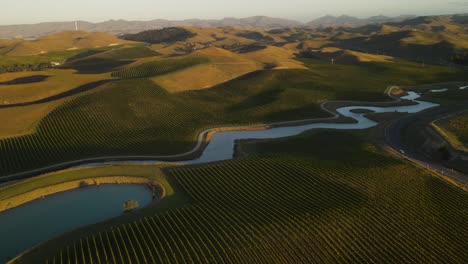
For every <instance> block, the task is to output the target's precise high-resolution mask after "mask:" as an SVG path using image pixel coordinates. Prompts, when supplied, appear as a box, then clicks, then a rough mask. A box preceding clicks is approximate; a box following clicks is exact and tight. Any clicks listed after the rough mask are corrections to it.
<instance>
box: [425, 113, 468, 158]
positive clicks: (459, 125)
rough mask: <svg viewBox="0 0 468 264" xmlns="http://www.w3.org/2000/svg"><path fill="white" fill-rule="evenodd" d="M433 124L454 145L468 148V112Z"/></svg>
mask: <svg viewBox="0 0 468 264" xmlns="http://www.w3.org/2000/svg"><path fill="white" fill-rule="evenodd" d="M433 126H434V127H435V128H436V129H437V131H438V132H439V133H441V134H442V135H443V136H444V137H445V138H446V139H447V140H448V141H449V142H450V143H451V144H452V145H453V146H455V147H457V148H460V149H465V150H466V149H468V113H466V112H465V113H461V114H458V115H454V116H450V117H448V118H443V119H440V120H437V121H436V122H434V123H433Z"/></svg>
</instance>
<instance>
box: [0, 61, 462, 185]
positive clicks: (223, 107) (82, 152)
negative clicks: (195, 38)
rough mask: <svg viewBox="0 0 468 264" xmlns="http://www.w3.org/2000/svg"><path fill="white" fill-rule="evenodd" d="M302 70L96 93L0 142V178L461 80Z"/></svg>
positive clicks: (437, 73) (318, 67)
mask: <svg viewBox="0 0 468 264" xmlns="http://www.w3.org/2000/svg"><path fill="white" fill-rule="evenodd" d="M302 62H303V63H304V64H305V65H306V66H308V67H309V68H308V69H283V70H263V71H257V72H253V73H250V74H248V75H245V76H243V77H241V78H237V79H235V80H232V81H229V82H227V83H224V84H222V85H219V86H216V87H214V88H212V89H205V90H198V91H187V92H180V93H169V92H167V91H166V90H165V89H162V88H161V87H159V86H158V85H156V84H155V83H154V82H153V81H151V80H150V79H145V78H135V79H127V80H116V81H114V82H111V83H108V84H105V85H102V86H99V87H97V88H95V89H94V90H92V91H88V92H86V93H84V94H82V95H77V96H74V97H71V98H69V99H68V100H66V101H65V102H63V103H62V104H61V105H60V106H59V107H57V108H55V109H54V110H53V111H52V112H50V113H49V114H47V115H46V116H45V117H43V118H42V119H40V120H38V121H37V123H35V129H34V133H32V134H29V135H24V136H18V137H9V138H5V139H2V140H0V176H6V175H10V174H14V173H18V172H23V171H28V170H31V169H37V168H41V167H44V166H48V165H54V164H59V163H62V162H67V161H74V160H79V159H85V158H94V157H108V156H122V157H125V156H129V155H151V156H155V155H173V154H180V153H184V152H186V151H189V150H191V149H192V148H193V147H194V146H195V144H196V140H197V138H198V134H199V133H200V132H202V131H203V130H206V129H209V128H214V127H222V126H232V125H234V126H236V125H249V124H259V123H265V122H275V121H287V120H299V119H306V118H314V117H325V116H328V114H327V113H325V112H324V111H322V110H321V109H320V103H321V102H323V101H325V100H384V99H387V98H386V97H385V95H384V91H385V89H386V88H387V85H389V84H395V83H400V84H418V83H424V82H437V81H442V80H453V79H455V80H458V79H460V78H462V79H463V78H465V77H466V75H464V72H463V71H461V70H460V71H455V72H454V71H452V70H450V69H447V68H443V67H437V66H427V67H426V68H424V69H421V68H420V66H419V65H418V64H414V63H410V62H404V61H403V62H395V63H392V64H374V65H372V66H371V65H361V66H359V65H331V64H329V63H324V62H321V61H317V60H303V61H302ZM142 65H144V64H142ZM137 67H138V66H137ZM171 67H172V66H171ZM162 68H163V69H164V67H162ZM145 69H146V68H145ZM150 69H151V70H150V71H152V70H153V69H154V70H155V71H159V69H160V68H158V67H156V68H150ZM376 69H378V70H376ZM142 72H144V73H145V74H146V70H144V71H142ZM337 72H339V73H340V78H335V77H336V74H337ZM136 73H137V74H140V73H139V72H138V71H137V72H136ZM80 76H81V75H80ZM361 76H367V78H366V79H362V77H361ZM356 87H358V88H356ZM0 113H1V111H0ZM7 113H10V112H5V114H7ZM15 129H16V130H17V128H15Z"/></svg>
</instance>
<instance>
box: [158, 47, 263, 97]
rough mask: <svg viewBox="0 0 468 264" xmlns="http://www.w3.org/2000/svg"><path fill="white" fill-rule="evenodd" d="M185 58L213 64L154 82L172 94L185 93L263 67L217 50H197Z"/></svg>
mask: <svg viewBox="0 0 468 264" xmlns="http://www.w3.org/2000/svg"><path fill="white" fill-rule="evenodd" d="M184 57H201V58H207V59H208V61H209V62H208V63H204V64H200V65H196V66H193V67H190V68H187V69H184V70H180V71H177V72H173V73H169V74H165V75H161V76H157V77H154V78H152V80H153V81H154V82H155V83H156V84H158V85H159V86H161V87H163V88H164V89H166V90H167V91H169V92H181V91H187V90H199V89H206V88H210V87H213V86H215V85H218V84H220V83H223V82H226V81H229V80H232V79H235V78H237V77H239V76H242V75H244V74H247V73H249V72H252V71H256V70H259V69H262V68H263V64H262V63H259V62H256V61H252V60H249V59H247V58H244V57H243V56H242V55H240V54H236V53H233V52H230V51H228V50H224V49H221V48H216V47H210V48H206V49H202V50H197V51H195V52H193V53H191V54H190V55H186V56H184ZM178 58H180V57H178Z"/></svg>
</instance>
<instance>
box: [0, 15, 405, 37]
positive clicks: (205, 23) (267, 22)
mask: <svg viewBox="0 0 468 264" xmlns="http://www.w3.org/2000/svg"><path fill="white" fill-rule="evenodd" d="M411 17H414V16H400V17H393V18H392V17H386V16H375V17H370V18H367V19H360V18H356V17H351V16H338V17H335V16H324V17H321V18H318V19H315V20H313V21H310V22H308V23H302V22H299V21H295V20H289V19H282V18H272V17H266V16H254V17H247V18H223V19H220V20H214V19H210V20H203V19H187V20H177V21H173V20H164V19H156V20H151V21H126V20H109V21H105V22H100V23H91V22H86V21H78V27H79V30H81V31H88V32H107V33H111V34H114V35H120V34H126V33H137V32H141V31H145V30H150V29H160V28H166V27H177V26H194V27H226V26H235V27H246V28H288V27H311V28H315V27H358V26H363V25H367V24H376V23H386V22H397V21H401V20H404V19H408V18H411ZM70 30H75V22H74V21H72V22H47V23H39V24H25V25H6V26H0V38H18V37H19V38H25V39H30V38H37V37H41V36H46V35H50V34H53V33H58V32H62V31H70Z"/></svg>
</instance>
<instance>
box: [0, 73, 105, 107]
mask: <svg viewBox="0 0 468 264" xmlns="http://www.w3.org/2000/svg"><path fill="white" fill-rule="evenodd" d="M36 75H45V76H49V78H48V79H47V80H45V81H42V82H36V83H25V84H16V85H0V104H15V103H24V102H31V101H36V100H40V99H43V98H46V97H49V96H52V95H56V94H60V93H63V92H66V91H69V90H71V89H74V88H77V87H79V86H82V85H85V84H88V83H92V82H96V81H100V80H105V79H111V76H110V74H109V73H103V74H77V72H76V71H74V70H58V69H53V70H47V71H39V72H15V73H4V74H1V75H0V82H4V81H9V80H13V79H16V78H20V77H27V76H36Z"/></svg>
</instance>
